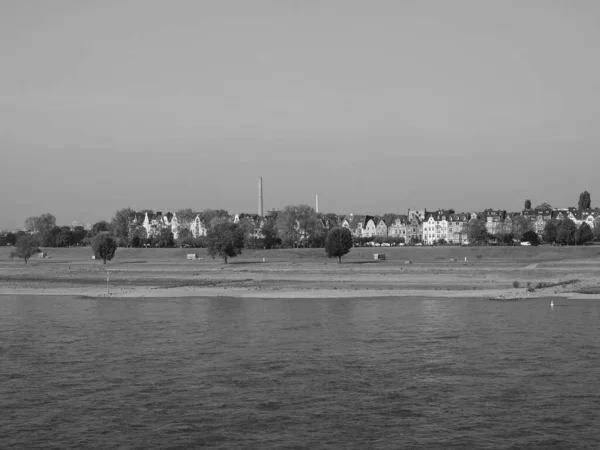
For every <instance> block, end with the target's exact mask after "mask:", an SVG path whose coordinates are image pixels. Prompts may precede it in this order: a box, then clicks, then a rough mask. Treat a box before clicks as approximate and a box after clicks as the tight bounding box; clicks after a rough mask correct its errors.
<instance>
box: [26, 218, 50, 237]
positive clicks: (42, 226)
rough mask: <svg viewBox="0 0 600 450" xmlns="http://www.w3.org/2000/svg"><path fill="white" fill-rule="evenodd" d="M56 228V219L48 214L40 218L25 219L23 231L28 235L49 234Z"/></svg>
mask: <svg viewBox="0 0 600 450" xmlns="http://www.w3.org/2000/svg"><path fill="white" fill-rule="evenodd" d="M55 226H56V217H54V216H53V215H52V214H50V213H45V214H42V215H41V216H34V217H28V218H27V219H25V230H27V231H29V232H30V233H44V232H49V231H50V230H51V229H52V228H54V227H55Z"/></svg>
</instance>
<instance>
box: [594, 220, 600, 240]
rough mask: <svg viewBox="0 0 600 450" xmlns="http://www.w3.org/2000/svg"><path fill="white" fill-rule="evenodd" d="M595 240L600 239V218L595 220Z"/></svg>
mask: <svg viewBox="0 0 600 450" xmlns="http://www.w3.org/2000/svg"><path fill="white" fill-rule="evenodd" d="M594 238H595V239H596V240H598V239H600V218H596V220H594Z"/></svg>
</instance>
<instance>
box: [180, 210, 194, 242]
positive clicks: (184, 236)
mask: <svg viewBox="0 0 600 450" xmlns="http://www.w3.org/2000/svg"><path fill="white" fill-rule="evenodd" d="M177 216H178V217H179V214H178V215H177ZM193 238H194V236H193V235H192V232H191V231H190V230H189V229H188V228H182V229H181V230H179V235H178V236H177V245H178V246H179V247H184V246H186V245H187V246H188V247H191V246H192V240H193Z"/></svg>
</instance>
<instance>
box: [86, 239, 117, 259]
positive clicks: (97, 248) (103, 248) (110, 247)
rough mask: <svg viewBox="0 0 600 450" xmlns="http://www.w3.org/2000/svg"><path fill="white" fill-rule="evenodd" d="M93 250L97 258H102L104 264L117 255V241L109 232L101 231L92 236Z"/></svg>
mask: <svg viewBox="0 0 600 450" xmlns="http://www.w3.org/2000/svg"><path fill="white" fill-rule="evenodd" d="M91 244H92V250H93V251H94V256H95V257H96V259H102V260H103V261H104V264H106V261H107V260H108V261H110V260H111V259H113V256H115V252H116V251H117V242H116V241H115V240H114V239H113V238H112V237H111V236H110V235H109V234H108V233H99V234H97V235H96V236H94V237H93V238H92V242H91Z"/></svg>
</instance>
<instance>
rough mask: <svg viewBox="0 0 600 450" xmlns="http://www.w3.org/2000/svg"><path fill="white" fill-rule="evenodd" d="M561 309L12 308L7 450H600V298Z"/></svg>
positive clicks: (4, 359)
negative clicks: (400, 449) (471, 449)
mask: <svg viewBox="0 0 600 450" xmlns="http://www.w3.org/2000/svg"><path fill="white" fill-rule="evenodd" d="M549 303H550V301H549V300H544V299H534V300H525V301H519V302H499V301H486V300H478V299H423V298H415V299H394V298H387V299H329V300H323V299H320V300H318V299H311V300H280V299H277V300H274V299H271V300H258V299H246V300H243V299H225V298H214V299H144V300H134V299H122V300H119V299H78V298H69V297H46V296H44V297H42V296H40V297H36V296H28V297H25V296H24V297H6V296H5V297H0V364H1V366H0V369H1V370H0V448H2V449H12V448H27V449H31V448H60V449H69V448H73V449H83V448H85V449H106V448H123V449H148V448H165V449H167V448H172V449H175V448H182V449H183V448H223V449H236V448H239V449H252V448H256V449H320V448H323V449H352V448H357V449H366V448H369V449H370V448H373V449H398V448H407V449H437V448H440V449H451V448H457V449H464V448H478V449H509V448H514V449H521V448H531V449H536V448H539V449H553V448H558V449H563V448H564V449H579V448H581V449H585V448H589V449H595V448H600V303H599V302H597V301H595V300H591V299H590V300H571V301H564V300H563V301H560V300H559V301H555V303H556V304H557V306H556V307H555V308H554V309H550V307H549ZM563 305H564V306H563Z"/></svg>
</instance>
